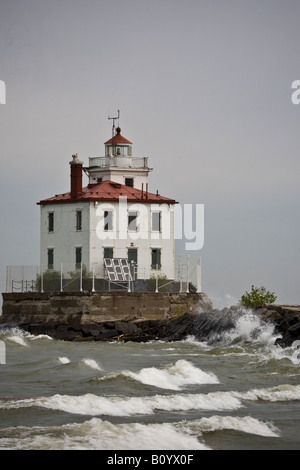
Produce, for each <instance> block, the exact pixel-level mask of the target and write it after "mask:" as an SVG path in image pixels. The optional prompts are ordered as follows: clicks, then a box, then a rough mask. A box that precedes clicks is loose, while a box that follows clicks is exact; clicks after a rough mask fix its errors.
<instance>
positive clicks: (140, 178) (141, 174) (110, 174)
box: [89, 169, 149, 191]
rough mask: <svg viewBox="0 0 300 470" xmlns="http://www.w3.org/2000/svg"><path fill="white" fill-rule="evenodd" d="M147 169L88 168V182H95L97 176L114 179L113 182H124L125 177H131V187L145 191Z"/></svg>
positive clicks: (103, 178)
mask: <svg viewBox="0 0 300 470" xmlns="http://www.w3.org/2000/svg"><path fill="white" fill-rule="evenodd" d="M148 172H149V170H146V171H143V170H140V171H137V170H135V171H133V170H128V169H114V170H112V169H101V170H100V169H98V170H96V169H93V170H89V184H96V183H97V180H98V178H102V181H106V180H109V181H114V182H115V183H120V184H125V180H126V178H133V187H134V188H136V189H140V190H141V189H142V188H144V191H146V184H147V183H148Z"/></svg>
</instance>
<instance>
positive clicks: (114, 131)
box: [108, 109, 120, 156]
mask: <svg viewBox="0 0 300 470" xmlns="http://www.w3.org/2000/svg"><path fill="white" fill-rule="evenodd" d="M119 118H120V110H119V109H118V116H117V117H108V119H112V121H113V126H112V149H113V155H114V156H115V155H116V142H114V137H115V135H116V126H115V120H116V119H119Z"/></svg>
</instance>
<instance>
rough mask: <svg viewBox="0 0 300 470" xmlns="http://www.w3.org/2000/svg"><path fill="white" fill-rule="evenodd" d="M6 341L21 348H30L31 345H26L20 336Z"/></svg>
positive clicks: (10, 337)
mask: <svg viewBox="0 0 300 470" xmlns="http://www.w3.org/2000/svg"><path fill="white" fill-rule="evenodd" d="M6 340H7V341H11V342H12V343H15V344H19V345H20V346H25V347H29V345H28V344H27V343H26V341H25V340H24V338H23V337H22V336H18V335H13V336H7V338H6Z"/></svg>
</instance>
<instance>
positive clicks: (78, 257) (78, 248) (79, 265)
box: [75, 246, 82, 269]
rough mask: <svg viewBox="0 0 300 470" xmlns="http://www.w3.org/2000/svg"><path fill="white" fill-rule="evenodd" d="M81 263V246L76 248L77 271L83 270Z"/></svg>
mask: <svg viewBox="0 0 300 470" xmlns="http://www.w3.org/2000/svg"><path fill="white" fill-rule="evenodd" d="M81 261H82V248H81V246H80V247H79V246H77V247H76V248H75V267H76V269H80V268H81Z"/></svg>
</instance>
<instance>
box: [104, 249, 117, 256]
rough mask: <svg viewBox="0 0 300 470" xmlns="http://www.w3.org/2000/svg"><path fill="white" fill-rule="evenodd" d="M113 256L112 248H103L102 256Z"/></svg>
mask: <svg viewBox="0 0 300 470" xmlns="http://www.w3.org/2000/svg"><path fill="white" fill-rule="evenodd" d="M113 257H114V249H113V248H104V250H103V258H113Z"/></svg>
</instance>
